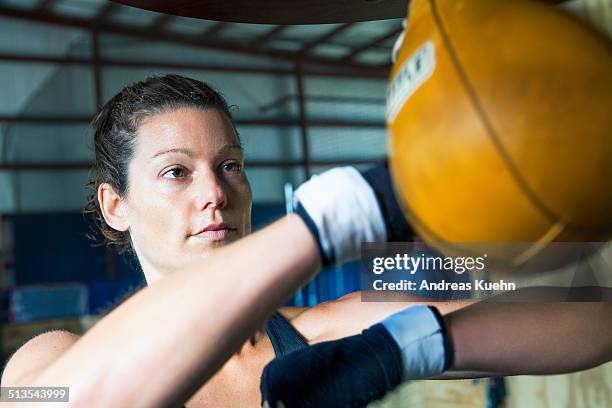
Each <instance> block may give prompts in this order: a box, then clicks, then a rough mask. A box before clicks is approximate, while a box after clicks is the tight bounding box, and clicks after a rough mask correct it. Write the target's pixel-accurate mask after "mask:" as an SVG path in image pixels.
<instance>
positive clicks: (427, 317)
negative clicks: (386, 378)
mask: <svg viewBox="0 0 612 408" xmlns="http://www.w3.org/2000/svg"><path fill="white" fill-rule="evenodd" d="M381 323H382V324H383V325H384V326H385V328H386V329H387V331H388V332H389V333H390V334H391V337H393V339H394V340H395V341H396V342H397V344H398V345H399V348H400V350H401V351H402V362H403V364H404V373H403V380H404V381H406V380H417V379H421V378H431V377H434V376H437V375H439V374H441V373H443V372H444V371H445V370H446V369H447V367H446V365H447V364H448V363H449V359H448V357H449V356H447V353H450V352H451V351H450V350H447V347H446V344H445V338H444V336H445V335H444V329H443V327H442V326H440V322H439V321H438V318H437V317H436V315H435V313H434V311H433V310H432V309H431V308H429V307H427V306H411V307H408V308H406V309H404V310H402V311H399V312H397V313H395V314H393V315H391V316H389V317H387V318H386V319H385V320H383V321H382V322H381Z"/></svg>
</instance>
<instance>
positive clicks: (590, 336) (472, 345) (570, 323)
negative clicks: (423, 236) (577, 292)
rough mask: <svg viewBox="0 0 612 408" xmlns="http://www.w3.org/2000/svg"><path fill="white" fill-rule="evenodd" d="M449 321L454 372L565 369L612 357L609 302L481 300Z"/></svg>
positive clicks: (448, 317) (558, 371)
mask: <svg viewBox="0 0 612 408" xmlns="http://www.w3.org/2000/svg"><path fill="white" fill-rule="evenodd" d="M444 321H445V324H446V328H447V331H448V333H450V336H451V340H452V344H453V348H454V363H453V365H452V367H451V372H453V371H468V372H489V373H502V374H506V375H513V374H561V373H566V372H571V371H577V370H584V369H587V368H591V367H594V366H597V365H600V364H603V363H605V362H607V361H610V360H612V303H608V302H599V303H577V302H568V303H513V302H499V303H495V302H482V303H478V304H475V305H472V306H469V307H466V308H465V309H461V310H458V311H455V312H453V313H451V314H448V315H446V316H444ZM451 376H452V373H451Z"/></svg>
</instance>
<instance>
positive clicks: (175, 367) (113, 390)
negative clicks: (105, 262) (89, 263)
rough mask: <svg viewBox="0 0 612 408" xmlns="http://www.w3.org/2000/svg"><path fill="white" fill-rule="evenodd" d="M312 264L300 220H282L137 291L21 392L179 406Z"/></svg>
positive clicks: (313, 252)
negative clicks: (52, 391) (62, 390)
mask: <svg viewBox="0 0 612 408" xmlns="http://www.w3.org/2000/svg"><path fill="white" fill-rule="evenodd" d="M271 248H273V249H274V250H273V251H271V250H270V249H271ZM319 264H320V255H319V252H318V249H317V246H316V243H315V241H314V240H313V238H312V236H311V234H310V232H309V230H308V229H307V227H306V226H305V225H304V223H303V222H302V220H301V219H300V218H299V217H297V216H295V215H293V216H288V217H285V218H283V219H282V220H279V221H277V222H276V223H274V224H272V225H270V226H268V227H267V228H265V229H263V230H261V231H259V232H257V233H254V234H252V235H250V236H248V237H246V238H244V239H242V240H240V241H238V242H235V243H233V244H231V245H228V246H227V247H225V248H221V249H219V250H217V251H216V252H215V253H214V254H213V255H211V256H210V257H208V258H206V259H205V260H203V261H202V262H201V263H199V264H198V265H194V266H193V267H191V268H189V269H188V270H184V271H180V272H176V273H174V274H172V275H170V276H168V277H166V278H164V279H162V280H160V281H158V282H156V283H154V284H152V285H151V286H149V287H147V288H144V289H142V290H141V291H140V292H138V293H136V294H135V295H134V296H132V297H131V298H130V299H128V300H127V301H126V302H125V303H123V304H122V305H120V306H119V307H118V308H116V309H115V310H114V311H113V312H111V313H110V314H109V315H107V316H106V317H105V318H104V319H102V320H101V321H100V322H99V323H98V324H96V325H95V326H94V327H93V328H92V329H91V330H89V331H88V332H87V333H86V334H85V335H84V336H83V337H82V338H81V339H80V340H78V341H77V342H76V343H75V344H74V345H73V346H72V347H70V348H69V349H68V350H67V351H66V352H64V353H63V354H62V355H61V356H60V357H59V358H58V359H57V360H56V361H55V362H54V363H53V364H51V365H50V366H48V367H47V368H46V369H44V370H43V371H42V372H41V373H40V374H38V375H37V376H36V377H35V378H34V379H33V380H32V381H29V382H28V383H27V384H22V385H23V386H25V385H27V386H67V387H70V400H71V403H73V404H75V405H87V406H134V407H137V406H171V405H176V404H177V403H182V402H183V401H185V400H187V399H188V397H190V396H191V395H192V394H193V393H194V392H195V391H196V390H197V389H198V388H199V387H200V386H201V385H202V383H203V382H205V381H206V380H207V379H208V378H210V377H211V376H212V375H213V373H214V372H215V371H216V370H217V369H218V368H219V367H221V365H222V364H223V362H224V361H226V360H227V359H228V358H229V357H230V356H231V355H232V353H233V352H235V351H236V350H237V349H238V348H239V347H240V346H241V345H242V344H243V343H244V341H245V340H246V339H247V338H248V337H249V335H250V334H251V333H252V332H253V331H254V330H256V329H257V328H259V327H261V326H262V324H263V323H264V321H265V320H266V319H267V318H268V317H269V315H270V314H271V313H272V312H273V311H274V310H275V309H276V308H277V307H278V306H279V305H280V304H282V303H283V302H284V301H285V300H286V299H288V298H289V297H290V295H291V294H292V293H293V292H294V291H295V290H296V289H297V288H298V287H299V286H300V285H302V284H303V283H305V282H306V281H307V280H308V279H309V278H310V277H311V276H312V275H313V274H314V273H315V271H316V270H317V269H318V268H319V266H320V265H319Z"/></svg>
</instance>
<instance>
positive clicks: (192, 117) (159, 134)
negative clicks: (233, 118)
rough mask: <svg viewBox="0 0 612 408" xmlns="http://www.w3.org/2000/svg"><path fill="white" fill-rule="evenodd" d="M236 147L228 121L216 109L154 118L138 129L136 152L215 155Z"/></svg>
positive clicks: (169, 113) (181, 109)
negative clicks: (218, 151) (206, 153)
mask: <svg viewBox="0 0 612 408" xmlns="http://www.w3.org/2000/svg"><path fill="white" fill-rule="evenodd" d="M228 145H234V146H235V145H239V142H238V137H237V136H236V132H235V131H234V127H233V126H232V124H231V122H230V120H229V118H228V117H227V115H225V114H224V113H223V112H221V111H219V110H217V109H207V110H202V109H192V108H180V109H176V110H172V111H169V112H164V113H160V114H156V115H153V116H151V117H149V118H147V119H145V120H144V121H143V122H142V123H141V124H140V126H139V128H138V137H137V154H138V151H140V152H141V153H144V154H145V155H153V156H154V155H157V154H158V153H159V152H161V151H164V150H172V149H186V150H191V151H196V152H197V151H202V150H204V151H210V152H214V151H217V150H219V149H221V148H224V147H226V146H228Z"/></svg>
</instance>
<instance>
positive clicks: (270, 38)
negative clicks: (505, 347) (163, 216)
mask: <svg viewBox="0 0 612 408" xmlns="http://www.w3.org/2000/svg"><path fill="white" fill-rule="evenodd" d="M563 7H564V8H566V9H567V10H569V11H570V12H573V13H575V14H576V15H578V16H579V17H580V18H584V19H587V20H589V21H590V23H591V24H594V25H595V26H596V27H597V28H598V29H600V30H602V31H604V32H606V33H607V34H608V35H610V36H611V37H612V2H611V1H607V0H572V1H569V2H567V3H566V4H565V5H564V6H563ZM401 23H402V21H401V19H396V20H381V21H370V22H360V23H344V24H325V25H305V26H288V25H263V24H258V25H257V24H237V23H224V22H215V21H206V20H196V19H190V18H184V17H176V16H170V15H164V14H159V13H154V12H149V11H145V10H140V9H135V8H130V7H126V6H122V5H119V4H116V3H112V2H110V1H107V0H0V227H1V228H0V283H1V285H2V297H1V299H2V302H1V310H0V318H1V322H2V360H3V361H2V365H4V360H5V359H6V358H8V357H9V356H10V354H11V353H12V352H13V351H14V350H15V348H17V347H18V346H19V345H20V344H22V343H23V342H24V341H26V340H27V339H29V338H30V337H32V336H34V335H35V334H37V333H40V332H42V331H44V330H49V329H53V328H65V329H68V330H71V331H75V332H82V331H83V330H86V329H87V328H88V327H90V326H91V324H93V323H94V322H95V321H96V319H97V318H98V317H99V316H100V315H102V314H104V313H105V311H107V310H109V309H110V308H112V307H113V305H116V304H117V302H120V301H121V299H123V298H125V297H126V296H128V295H129V294H130V293H132V292H133V291H134V290H137V289H138V288H139V287H141V286H142V285H143V277H142V274H141V272H140V271H139V269H138V265H137V262H136V260H135V259H134V258H133V256H130V255H125V256H118V255H116V253H115V252H114V250H113V249H106V248H103V247H96V246H93V241H91V240H90V239H89V238H87V234H88V232H89V231H90V229H91V224H90V223H89V221H88V219H87V217H86V216H84V215H83V214H82V208H83V206H84V203H85V198H86V191H85V184H86V182H87V179H88V172H89V168H90V166H91V163H92V160H93V154H92V149H91V139H92V134H91V131H90V130H89V129H88V123H89V122H90V121H91V119H92V118H93V115H94V114H95V112H96V111H97V109H98V107H100V106H101V105H102V104H103V103H104V102H105V101H106V100H108V99H109V98H110V97H111V96H113V95H114V94H115V93H116V92H118V91H119V90H120V89H121V88H122V87H123V86H125V85H127V84H129V83H131V82H134V81H138V80H141V79H144V78H145V77H147V76H148V75H150V74H163V73H179V74H183V75H186V76H190V77H193V78H197V79H201V80H203V81H205V82H207V83H210V84H211V85H212V86H213V87H215V88H216V89H218V90H219V91H220V92H221V93H222V94H223V95H224V96H225V97H226V99H227V100H228V102H229V103H230V104H231V105H234V106H235V108H234V110H233V113H234V117H235V119H236V123H237V127H238V131H239V133H240V137H241V139H242V141H243V144H244V147H245V152H246V169H247V174H248V177H249V180H250V182H251V185H252V189H253V200H254V204H253V224H254V227H255V228H257V227H258V226H261V225H263V224H265V223H267V222H269V221H270V220H272V219H275V218H277V217H279V216H281V215H283V214H284V213H285V212H286V197H287V195H288V194H290V190H291V188H292V187H295V186H297V185H299V184H300V183H301V182H303V181H304V180H305V179H306V178H307V177H309V176H310V175H312V174H316V173H318V172H321V171H323V170H325V169H327V168H330V167H334V166H338V165H356V166H357V167H360V168H365V167H368V166H370V165H372V164H373V163H376V162H379V161H382V160H383V159H384V157H385V152H386V134H385V125H384V103H385V90H386V80H387V75H388V73H389V69H390V55H391V48H392V46H393V43H394V41H395V39H396V37H397V36H398V34H399V33H400V32H401ZM355 290H359V276H358V268H357V267H356V265H354V264H349V265H344V266H342V267H338V268H334V269H329V270H326V271H324V272H323V273H321V274H319V275H318V276H317V278H316V279H315V280H314V281H313V282H311V283H310V284H309V285H307V286H306V287H305V288H303V289H302V290H301V291H300V292H299V293H298V294H297V295H296V296H295V297H294V299H292V301H291V302H290V303H291V304H293V305H299V306H312V305H314V304H317V303H319V302H322V301H325V300H329V299H335V298H337V297H339V296H342V295H343V294H346V293H350V292H353V291H355ZM609 384H612V369H611V368H610V367H609V366H604V367H600V368H597V369H595V370H589V371H585V372H582V373H577V374H573V375H565V376H555V377H516V378H512V379H510V380H506V381H505V382H504V381H503V379H494V380H481V381H477V382H471V381H444V382H437V381H436V382H417V383H412V384H409V385H408V386H404V387H403V388H402V389H401V390H399V391H398V392H396V393H395V394H393V395H390V396H389V397H388V398H387V399H386V401H384V402H383V403H380V404H381V406H382V405H384V406H388V407H391V406H427V407H430V406H431V407H437V406H449V405H452V406H461V407H468V406H469V407H471V406H474V407H483V406H485V405H488V406H495V405H496V404H497V403H498V402H501V401H502V400H504V399H505V402H506V406H515V407H523V406H554V407H556V406H584V407H587V406H595V404H596V406H612V389H611V387H610V385H609ZM506 394H507V396H506V397H504V396H505V395H506ZM374 405H377V406H378V405H379V403H377V404H374Z"/></svg>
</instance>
